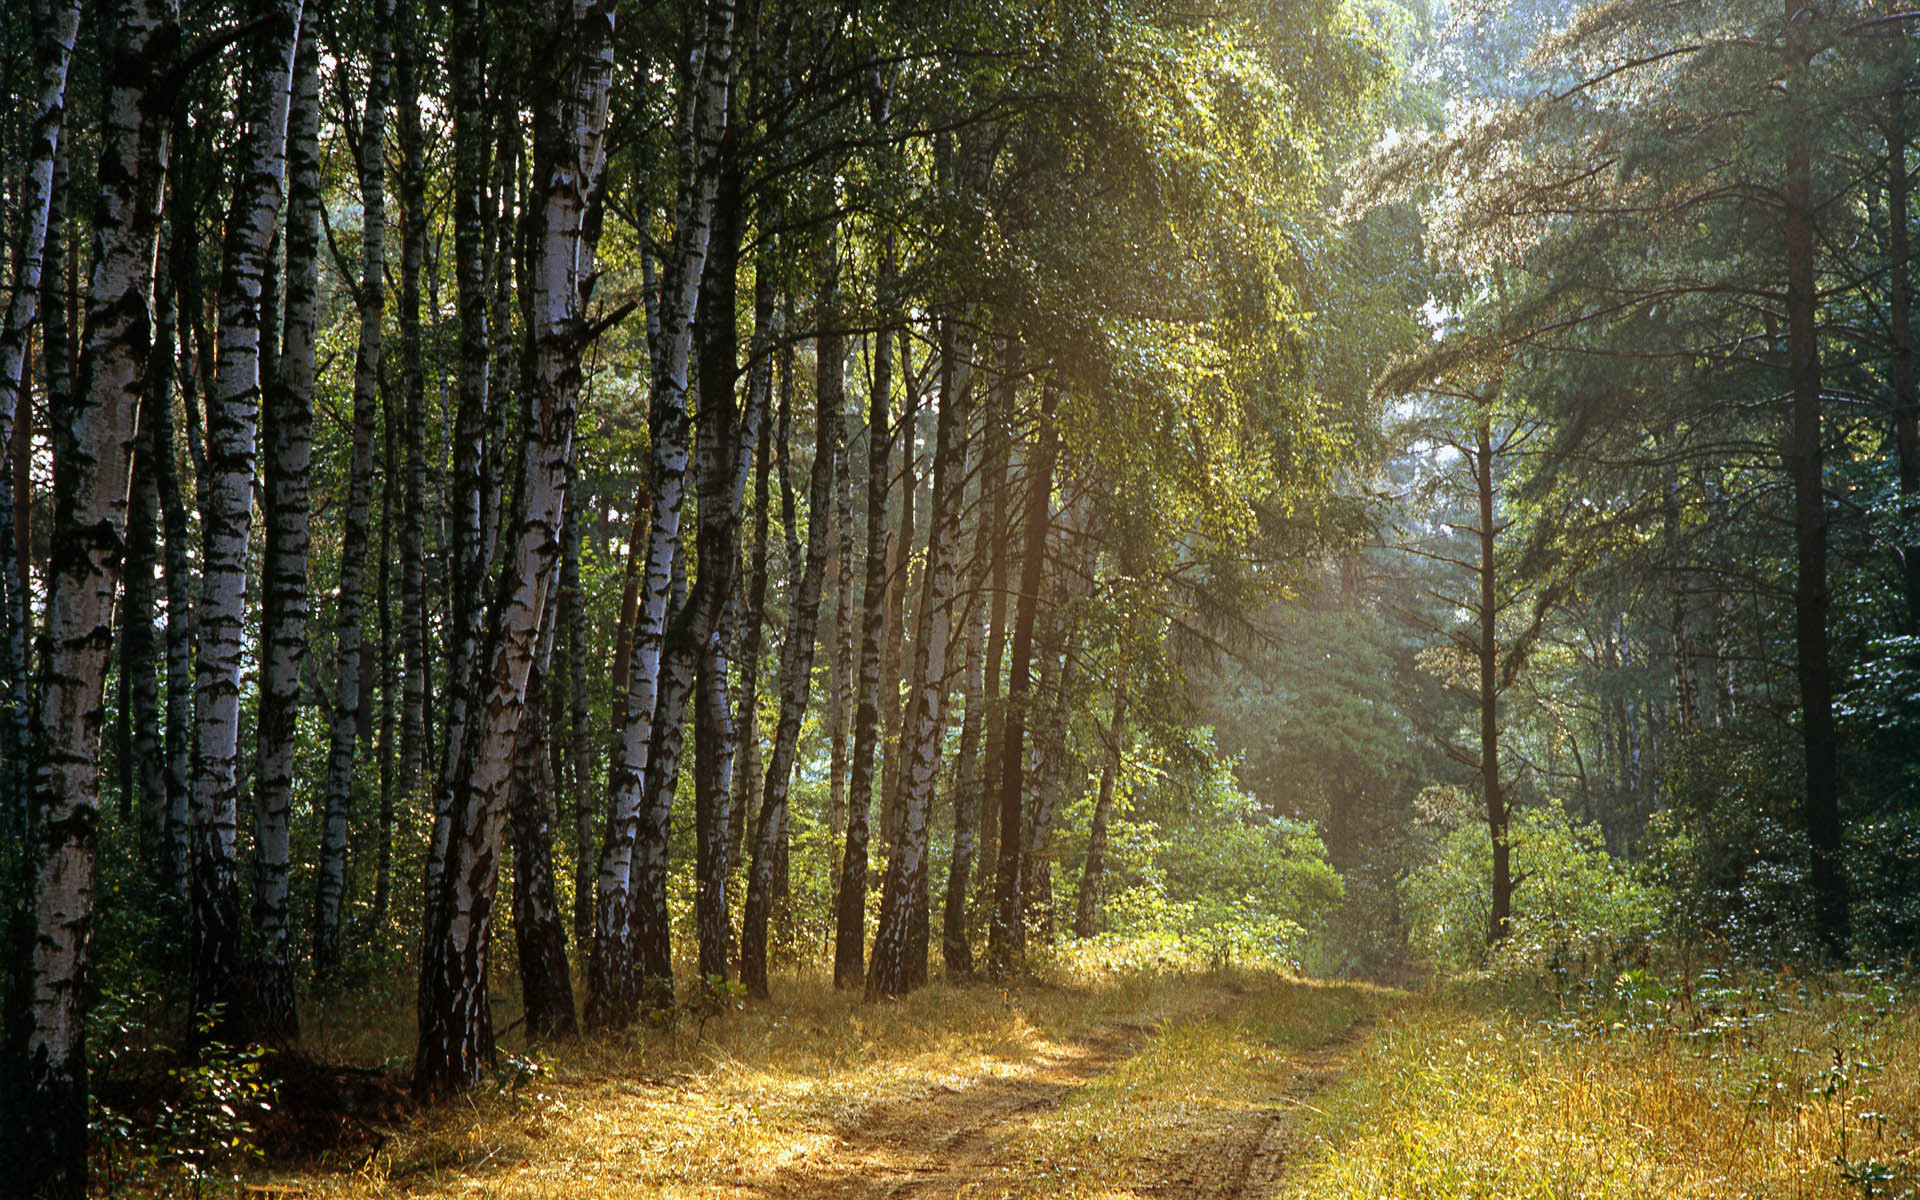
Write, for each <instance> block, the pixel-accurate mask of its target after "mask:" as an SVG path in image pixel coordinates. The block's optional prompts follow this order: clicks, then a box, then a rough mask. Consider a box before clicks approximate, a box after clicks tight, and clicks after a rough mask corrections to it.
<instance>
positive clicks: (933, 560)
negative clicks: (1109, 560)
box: [867, 317, 973, 999]
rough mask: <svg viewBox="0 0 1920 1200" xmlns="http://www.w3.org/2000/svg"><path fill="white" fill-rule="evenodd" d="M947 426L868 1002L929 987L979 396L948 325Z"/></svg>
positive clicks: (964, 339) (941, 439) (967, 359)
mask: <svg viewBox="0 0 1920 1200" xmlns="http://www.w3.org/2000/svg"><path fill="white" fill-rule="evenodd" d="M941 326H942V327H941V339H940V340H941V346H940V360H941V388H940V418H939V424H938V426H937V428H936V432H935V436H934V459H933V499H932V506H931V508H930V510H929V512H928V514H927V565H926V569H925V574H924V576H923V586H922V591H921V594H920V608H919V629H918V630H917V632H916V634H915V637H914V641H913V649H914V654H913V659H914V663H913V689H912V692H911V694H910V696H909V700H910V706H909V710H908V712H909V716H908V718H907V723H906V725H905V727H904V729H903V732H902V739H903V740H902V742H901V759H902V762H901V779H900V790H901V804H900V819H899V824H898V825H897V827H896V828H895V829H894V838H893V845H892V849H891V853H890V854H889V855H888V857H887V877H886V884H885V886H884V888H883V890H882V892H881V898H880V920H879V928H878V929H877V930H876V931H875V933H874V937H873V960H872V962H871V963H870V964H869V965H868V968H867V997H868V998H869V999H872V998H874V997H877V996H899V995H904V994H905V993H906V992H908V991H909V990H911V989H912V988H914V987H916V986H918V985H919V984H920V983H922V982H924V981H925V979H926V945H925V942H924V938H925V933H924V931H925V929H926V925H927V920H928V917H927V911H926V909H927V863H928V858H929V854H930V850H931V837H930V830H931V825H932V814H933V785H934V776H935V775H936V774H937V773H938V770H939V766H940V744H941V742H942V740H943V738H942V734H943V733H944V732H945V728H946V703H947V647H948V642H949V640H950V635H951V633H952V626H953V600H954V592H955V581H956V580H957V578H958V576H959V562H958V559H959V553H958V551H959V542H960V510H961V507H962V504H961V500H962V498H963V496H964V495H965V489H966V481H967V470H966V463H967V443H968V437H967V432H968V415H967V407H968V401H969V398H970V396H971V394H972V390H973V366H972V358H973V343H972V334H971V332H970V331H968V330H965V329H963V328H957V327H956V326H957V322H955V321H954V320H953V319H952V318H950V317H949V318H947V319H945V320H943V321H942V323H941Z"/></svg>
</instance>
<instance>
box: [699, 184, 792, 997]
mask: <svg viewBox="0 0 1920 1200" xmlns="http://www.w3.org/2000/svg"><path fill="white" fill-rule="evenodd" d="M727 158H728V165H727V168H726V170H725V173H724V175H723V177H722V181H721V187H720V193H719V201H718V203H717V204H716V206H715V220H714V232H713V250H712V252H711V253H709V254H708V256H707V270H706V280H705V282H704V283H703V285H702V288H703V294H702V296H701V299H700V311H701V312H702V313H705V314H706V319H705V320H703V321H702V322H701V330H700V429H699V436H700V459H699V466H698V469H697V475H698V479H697V486H698V488H699V493H700V513H699V520H700V524H699V531H698V549H699V555H700V577H699V580H698V582H697V584H696V586H695V589H694V594H693V596H692V597H691V598H690V600H689V604H690V605H691V606H692V617H693V620H692V628H691V629H690V631H689V632H690V633H691V635H692V638H693V640H694V641H695V643H696V652H697V654H698V661H697V663H696V694H695V697H694V706H695V718H694V766H695V773H694V810H695V817H694V821H695V829H694V844H695V852H694V857H695V877H696V891H695V895H694V916H695V921H696V924H697V926H698V933H699V947H700V952H699V965H700V977H701V979H702V980H710V979H715V978H720V979H724V978H725V977H726V974H727V949H728V946H727V942H728V929H729V914H728V906H727V877H728V874H729V869H730V863H729V861H728V857H727V849H728V845H729V831H730V828H731V826H732V823H733V821H734V820H735V819H737V818H736V814H735V813H734V811H733V810H732V808H731V800H732V794H733V772H734V759H735V756H736V752H737V749H738V745H739V735H738V731H737V730H736V729H735V727H734V725H733V713H732V711H731V708H732V704H731V700H730V698H729V696H728V691H727V669H728V668H727V650H728V648H729V647H730V646H731V645H732V644H733V636H732V635H733V631H732V629H731V628H730V624H731V623H730V621H729V619H728V614H729V613H730V612H732V611H733V610H734V604H733V600H734V593H735V591H736V588H735V583H734V580H735V575H736V572H737V571H738V569H739V565H740V523H741V519H742V501H743V499H744V497H745V492H746V481H747V472H748V469H749V467H750V465H751V464H752V463H753V461H754V458H755V453H756V450H757V447H758V443H759V439H760V433H761V426H762V424H763V423H764V420H765V413H766V404H765V397H764V396H763V395H760V396H750V397H749V398H748V404H747V407H746V410H745V411H744V413H742V412H739V411H737V410H738V408H739V406H738V404H737V403H736V401H735V399H734V384H735V380H736V379H737V377H738V375H739V367H738V358H739V347H738V344H737V343H738V334H737V332H736V325H735V319H734V308H735V304H736V297H737V289H738V274H739V266H740V243H741V238H742V235H743V234H744V232H745V217H746V214H745V212H744V211H743V207H742V200H741V195H740V188H741V176H740V171H741V167H740V164H739V162H738V159H737V154H736V153H735V152H734V151H732V150H731V148H730V149H729V151H728V155H727ZM773 302H774V292H773V280H772V279H771V278H770V277H769V278H764V279H761V280H758V281H756V287H755V296H754V319H755V328H754V342H755V344H756V346H757V347H758V348H760V349H762V350H764V349H765V348H766V345H767V344H768V343H769V342H770V341H771V330H769V329H768V328H766V326H765V325H763V324H762V323H761V322H762V321H764V320H770V319H771V317H772V314H773Z"/></svg>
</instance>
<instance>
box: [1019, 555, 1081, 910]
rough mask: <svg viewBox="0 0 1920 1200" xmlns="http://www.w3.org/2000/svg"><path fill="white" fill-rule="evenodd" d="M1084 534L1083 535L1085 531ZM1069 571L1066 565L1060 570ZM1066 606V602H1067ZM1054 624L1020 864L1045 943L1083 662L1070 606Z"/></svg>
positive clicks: (1026, 902)
mask: <svg viewBox="0 0 1920 1200" xmlns="http://www.w3.org/2000/svg"><path fill="white" fill-rule="evenodd" d="M1082 536H1084V535H1082ZM1060 573H1061V575H1063V576H1064V575H1066V574H1067V573H1068V572H1067V571H1064V570H1063V571H1061V572H1060ZM1078 590H1079V589H1078V588H1077V587H1076V586H1075V585H1074V584H1072V583H1071V582H1069V581H1067V580H1064V579H1063V580H1062V584H1061V588H1060V593H1059V594H1060V595H1061V596H1062V597H1063V598H1067V597H1073V598H1077V594H1078ZM1062 607H1063V608H1064V607H1066V606H1065V605H1063V606H1062ZM1050 624H1052V625H1053V627H1054V630H1053V636H1052V637H1051V638H1049V639H1048V640H1049V642H1051V643H1053V644H1052V645H1050V646H1049V647H1048V651H1047V665H1046V671H1045V674H1044V675H1043V676H1042V683H1041V687H1040V697H1041V699H1042V700H1043V701H1044V702H1045V704H1046V721H1047V724H1046V729H1045V731H1044V732H1042V733H1041V735H1040V737H1039V738H1038V739H1037V740H1038V744H1037V745H1036V746H1035V747H1034V775H1035V777H1036V778H1035V784H1036V786H1035V787H1034V788H1033V797H1032V801H1031V804H1030V807H1029V811H1028V813H1027V835H1026V837H1025V838H1024V839H1023V849H1024V852H1025V854H1026V858H1027V861H1026V862H1025V863H1024V864H1022V865H1021V868H1020V891H1021V907H1022V908H1023V909H1024V910H1025V920H1026V925H1027V937H1028V938H1029V939H1033V938H1037V939H1039V940H1040V942H1041V943H1042V944H1044V945H1049V946H1050V945H1052V944H1053V933H1054V929H1053V908H1054V905H1053V823H1054V818H1055V816H1056V815H1057V814H1058V813H1059V811H1060V793H1061V789H1062V788H1063V787H1064V786H1065V784H1066V781H1067V779H1068V778H1069V777H1070V776H1071V775H1072V774H1073V759H1072V755H1071V753H1070V751H1069V747H1068V745H1067V723H1068V720H1069V718H1070V717H1071V716H1072V707H1071V705H1072V697H1073V689H1074V686H1075V684H1076V683H1077V682H1078V680H1077V679H1076V678H1075V676H1076V675H1077V674H1078V673H1079V667H1080V630H1079V628H1078V626H1077V624H1076V623H1075V619H1074V617H1073V616H1072V615H1071V614H1070V613H1068V612H1058V613H1056V614H1055V615H1054V618H1053V620H1052V622H1050Z"/></svg>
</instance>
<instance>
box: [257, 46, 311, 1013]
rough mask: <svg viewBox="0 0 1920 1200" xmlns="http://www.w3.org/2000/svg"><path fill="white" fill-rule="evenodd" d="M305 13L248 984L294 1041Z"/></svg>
mask: <svg viewBox="0 0 1920 1200" xmlns="http://www.w3.org/2000/svg"><path fill="white" fill-rule="evenodd" d="M316 25H317V22H316V21H315V20H314V19H313V17H312V15H311V14H310V15H309V16H308V18H307V20H306V21H305V24H304V26H303V28H302V31H301V37H300V49H299V52H298V54H297V56H296V58H295V65H294V73H293V95H292V102H291V103H292V106H291V108H290V110H289V113H288V117H287V183H288V187H287V232H286V244H287V268H286V287H285V293H286V326H285V332H284V334H283V346H282V350H281V354H280V360H279V361H280V371H279V377H278V378H277V379H273V380H269V381H266V384H267V387H266V405H265V411H264V413H263V418H264V420H263V424H264V432H265V434H266V449H267V461H266V480H265V493H266V494H265V496H264V497H263V501H264V503H263V506H262V507H263V508H264V510H265V515H266V526H267V529H266V555H265V560H264V562H265V566H264V568H263V572H264V579H263V586H262V600H263V611H262V614H261V624H260V629H261V642H262V643H263V650H264V655H263V657H264V661H263V663H262V667H261V686H260V716H259V755H260V757H259V766H258V776H259V779H258V784H257V786H256V787H255V791H254V827H253V833H254V841H253V844H254V860H253V865H254V900H253V928H254V935H255V937H256V939H257V956H256V960H255V962H254V964H253V968H252V971H253V984H254V989H255V995H256V997H257V1000H258V1006H259V1022H260V1024H259V1028H258V1030H257V1031H256V1032H257V1034H258V1035H259V1036H260V1037H261V1038H262V1039H263V1040H265V1041H267V1042H270V1043H284V1042H287V1041H291V1040H292V1039H293V1038H294V1037H296V1036H297V1035H298V1034H299V1030H300V1026H299V1021H298V1018H297V1015H296V1013H295V1011H294V1004H293V953H292V945H291V937H290V931H289V930H288V911H287V887H288V874H287V871H288V864H289V861H290V859H291V856H292V832H293V751H294V738H295V732H296V730H295V723H296V720H297V717H298V713H299V704H300V672H301V666H302V664H304V663H305V661H306V657H307V617H308V600H307V508H308V493H307V472H308V467H309V465H310V463H311V460H312V457H313V381H314V335H315V332H316V325H317V322H318V315H317V308H318V300H319V295H318V293H319V285H320V270H319V268H320V261H319V242H320V204H321V195H320V47H319V43H318V40H317V38H316V36H315V35H316V33H317V30H316Z"/></svg>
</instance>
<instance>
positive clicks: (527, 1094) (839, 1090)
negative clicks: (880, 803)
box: [248, 965, 1401, 1200]
mask: <svg viewBox="0 0 1920 1200" xmlns="http://www.w3.org/2000/svg"><path fill="white" fill-rule="evenodd" d="M776 995H777V1000H776V1002H775V1003H774V1004H773V1005H751V1004H750V1005H748V1006H746V1008H745V1010H744V1011H743V1012H740V1013H737V1014H733V1015H730V1016H728V1017H726V1018H723V1019H718V1020H715V1021H713V1022H710V1023H708V1024H707V1026H706V1027H705V1028H704V1029H699V1028H697V1027H692V1026H689V1027H686V1028H682V1029H679V1030H675V1031H673V1032H669V1033H658V1032H655V1033H651V1034H645V1035H637V1036H635V1037H634V1038H632V1039H631V1040H625V1041H614V1042H606V1041H596V1042H590V1043H584V1044H581V1045H578V1046H574V1047H569V1048H563V1049H562V1050H560V1051H559V1052H558V1053H557V1056H556V1057H554V1058H551V1059H546V1060H542V1061H538V1062H534V1061H532V1060H527V1059H513V1060H511V1062H510V1072H509V1074H510V1075H511V1074H512V1072H513V1071H514V1070H517V1071H518V1077H517V1078H506V1079H504V1080H503V1084H502V1086H501V1087H499V1088H496V1089H493V1090H491V1091H489V1092H488V1093H487V1094H484V1095H478V1096H474V1097H472V1098H470V1099H468V1100H463V1101H460V1102H456V1103H455V1104H452V1105H449V1106H445V1107H443V1108H441V1109H439V1110H437V1111H436V1112H434V1113H432V1114H430V1115H427V1116H425V1117H421V1118H417V1119H416V1120H414V1121H412V1122H403V1123H400V1124H399V1125H397V1126H395V1127H393V1128H392V1129H391V1131H390V1132H389V1133H388V1134H387V1135H386V1136H385V1138H384V1140H382V1141H381V1142H380V1143H379V1144H378V1145H376V1146H374V1147H372V1148H371V1149H370V1150H367V1149H360V1150H354V1151H349V1152H346V1154H345V1155H344V1156H340V1157H336V1158H334V1159H333V1160H331V1161H328V1160H323V1161H322V1162H321V1163H319V1164H316V1166H315V1167H310V1168H307V1169H303V1170H299V1171H275V1172H269V1173H266V1174H262V1175H255V1176H253V1177H251V1178H250V1179H249V1181H248V1186H249V1190H251V1191H254V1192H256V1193H277V1194H284V1195H314V1196H339V1197H373V1196H402V1195H404V1196H435V1195H445V1196H499V1197H528V1198H532V1197H561V1196H564V1197H568V1198H570V1200H586V1198H588V1197H599V1196H627V1195H635V1196H653V1195H659V1196H670V1197H772V1198H777V1200H825V1198H828V1197H834V1198H839V1197H846V1198H852V1200H882V1198H886V1200H892V1198H894V1197H954V1196H966V1197H979V1198H981V1200H987V1198H1005V1200H1015V1198H1024V1197H1041V1196H1058V1195H1063V1194H1078V1195H1096V1194H1098V1195H1113V1196H1119V1195H1138V1196H1148V1195H1151V1196H1155V1197H1165V1198H1170V1200H1188V1198H1198V1197H1240V1196H1266V1195H1273V1194H1275V1189H1276V1186H1277V1184H1278V1183H1279V1182H1280V1180H1281V1179H1282V1178H1283V1176H1284V1175H1285V1174H1286V1172H1287V1171H1288V1169H1289V1167H1290V1165H1291V1164H1292V1163H1293V1162H1294V1160H1295V1159H1296V1158H1297V1157H1298V1156H1299V1154H1300V1151H1301V1149H1302V1147H1303V1146H1304V1144H1305V1141H1306V1138H1307V1134H1306V1133H1305V1130H1304V1127H1303V1126H1302V1125H1300V1124H1299V1123H1298V1122H1296V1120H1295V1118H1296V1116H1297V1115H1299V1114H1300V1113H1302V1112H1305V1111H1307V1109H1308V1106H1309V1105H1310V1103H1311V1100H1312V1098H1313V1097H1315V1096H1316V1095H1318V1094H1319V1093H1320V1091H1321V1090H1322V1089H1323V1088H1325V1087H1326V1086H1327V1085H1328V1084H1329V1083H1330V1082H1331V1081H1332V1080H1334V1079H1335V1078H1337V1077H1338V1075H1339V1072H1340V1069H1341V1064H1342V1063H1343V1062H1344V1061H1345V1059H1346V1057H1347V1056H1348V1054H1349V1053H1351V1051H1352V1050H1353V1048H1354V1047H1355V1046H1356V1045H1357V1044H1358V1043H1357V1035H1358V1034H1359V1033H1360V1032H1361V1031H1362V1030H1364V1029H1365V1028H1367V1027H1368V1026H1369V1025H1370V1024H1371V1023H1372V1022H1373V1021H1375V1020H1376V1019H1378V1017H1379V1016H1380V1015H1381V1014H1382V1013H1383V1012H1384V1011H1387V1010H1388V1009H1390V1008H1391V1007H1392V1006H1394V1005H1396V1004H1398V1003H1399V1002H1400V999H1401V993H1397V992H1391V991H1388V990H1386V989H1381V988H1375V987H1371V986H1368V985H1364V984H1355V983H1322V982H1312V981H1304V980H1298V979H1293V978H1289V977H1285V976H1281V975H1278V974H1272V973H1263V972H1239V971H1232V972H1207V973H1185V972H1179V971H1167V970H1163V969H1155V968H1154V967H1152V966H1151V965H1149V966H1146V967H1137V968H1129V969H1121V970H1111V969H1105V970H1091V971H1088V970H1071V969H1068V970H1062V971H1060V972H1056V974H1055V975H1054V977H1053V978H1052V979H1051V980H1050V981H1049V982H1047V983H1041V984H1032V985H1028V986H1024V987H1021V988H1018V989H1011V990H1009V989H1001V988H996V987H993V986H991V985H985V984H967V985H948V984H935V985H934V986H932V987H930V988H928V989H925V990H924V991H922V992H919V993H916V994H915V995H913V996H911V997H909V998H907V999H905V1000H902V1001H898V1002H893V1003H888V1004H880V1005H867V1004H864V1003H862V1002H861V1001H860V1000H859V999H858V998H857V997H853V996H847V995H844V994H836V993H835V992H834V991H833V989H832V988H831V986H830V984H828V983H827V982H826V981H825V980H822V979H815V978H809V977H805V976H802V977H800V978H798V979H795V978H792V977H789V978H787V979H783V980H777V981H776ZM529 1068H532V1069H529Z"/></svg>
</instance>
